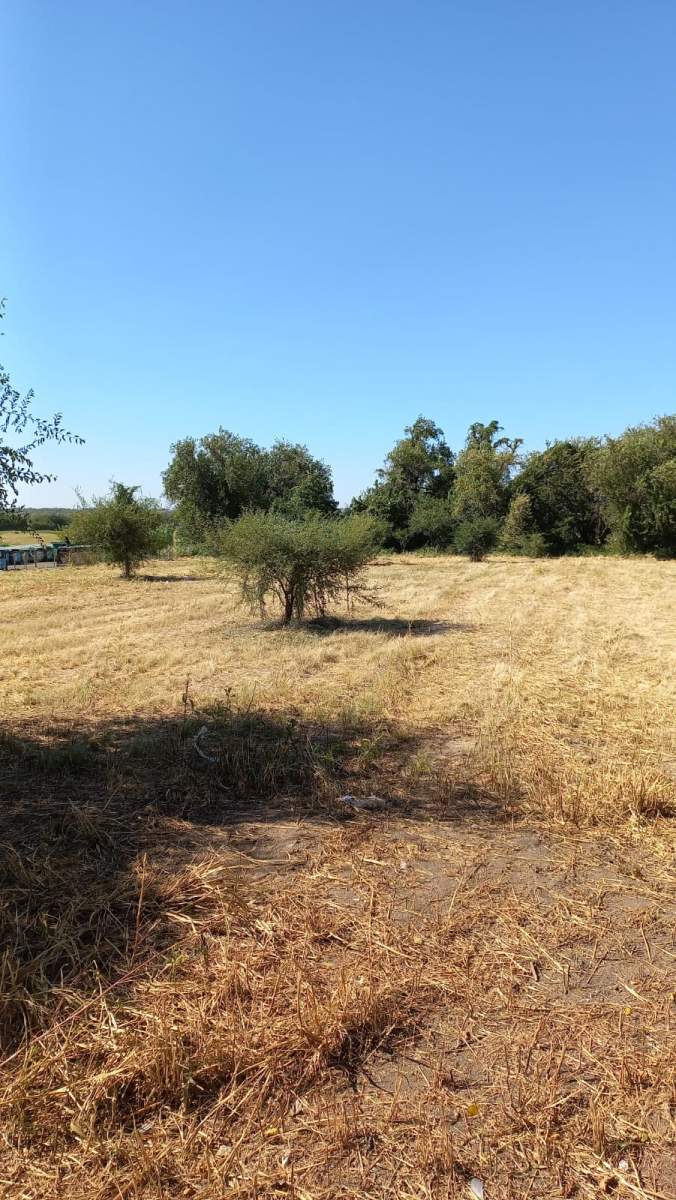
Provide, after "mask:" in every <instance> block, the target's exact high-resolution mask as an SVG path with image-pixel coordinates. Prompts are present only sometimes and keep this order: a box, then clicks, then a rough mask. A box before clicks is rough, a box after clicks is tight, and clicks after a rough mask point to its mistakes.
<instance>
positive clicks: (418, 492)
mask: <svg viewBox="0 0 676 1200" xmlns="http://www.w3.org/2000/svg"><path fill="white" fill-rule="evenodd" d="M404 433H405V434H406V436H405V437H403V438H400V440H399V441H398V442H396V443H395V445H394V446H393V448H392V450H390V452H389V454H388V455H387V458H386V459H385V464H384V466H383V467H381V468H380V469H379V470H378V471H377V479H376V482H375V483H374V485H373V486H372V487H371V488H369V489H368V490H367V491H366V492H364V493H363V494H362V495H361V496H358V497H357V498H356V499H355V500H354V501H353V502H352V505H351V509H352V511H353V512H367V513H370V514H371V515H372V516H373V517H375V518H376V519H377V520H379V521H382V522H384V525H385V527H386V544H387V545H389V546H391V547H393V548H395V549H403V548H404V547H405V546H406V545H409V544H411V542H413V544H418V545H423V544H425V538H426V535H425V532H424V529H423V525H424V521H425V518H426V517H429V516H431V509H430V508H429V507H427V508H425V507H423V508H422V509H421V511H420V519H419V520H416V522H415V525H416V530H415V533H414V534H413V531H412V530H411V521H412V518H413V513H414V511H415V510H416V507H417V506H418V505H419V504H420V503H421V502H422V501H423V500H424V499H427V498H429V499H435V500H444V501H445V500H447V499H448V496H449V493H450V491H451V489H452V487H453V479H454V470H453V463H454V456H453V452H452V451H451V450H450V448H449V447H448V445H447V444H446V441H445V439H444V433H443V430H442V429H440V428H439V426H438V425H436V424H435V423H434V421H430V420H429V419H428V418H427V417H418V419H417V420H416V421H414V422H413V424H412V425H408V426H407V427H406V429H405V430H404ZM437 511H439V510H437Z"/></svg>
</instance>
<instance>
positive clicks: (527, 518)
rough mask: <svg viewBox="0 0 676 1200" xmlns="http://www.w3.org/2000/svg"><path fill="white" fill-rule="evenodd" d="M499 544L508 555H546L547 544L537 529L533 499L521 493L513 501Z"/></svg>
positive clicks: (529, 556)
mask: <svg viewBox="0 0 676 1200" xmlns="http://www.w3.org/2000/svg"><path fill="white" fill-rule="evenodd" d="M498 544H499V546H500V549H501V550H504V551H505V553H506V554H524V555H526V556H527V557H528V558H539V557H540V556H541V555H543V554H545V553H546V549H547V546H546V542H545V539H544V537H543V535H542V534H541V533H540V531H539V530H538V529H537V528H536V525H535V518H534V516H533V506H532V503H531V498H530V496H529V495H528V493H527V492H520V493H519V494H518V495H516V496H515V497H514V499H513V500H512V502H511V504H510V506H509V508H508V510H507V516H506V517H505V520H504V522H503V525H502V529H501V530H500V536H499V539H498Z"/></svg>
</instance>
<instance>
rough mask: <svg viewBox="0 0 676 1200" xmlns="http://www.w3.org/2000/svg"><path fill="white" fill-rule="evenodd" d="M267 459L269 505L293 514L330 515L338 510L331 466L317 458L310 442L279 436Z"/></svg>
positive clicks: (266, 453)
mask: <svg viewBox="0 0 676 1200" xmlns="http://www.w3.org/2000/svg"><path fill="white" fill-rule="evenodd" d="M264 459H265V477H266V493H267V494H266V505H265V506H266V507H269V508H272V509H274V510H275V511H277V512H281V513H286V514H287V515H289V516H292V517H303V516H307V515H308V514H310V513H318V514H320V515H321V516H325V517H329V516H332V514H333V513H335V512H336V510H337V508H338V505H337V503H336V500H335V499H334V495H333V478H332V475H331V468H330V467H328V466H327V465H326V463H323V462H321V460H320V459H318V458H314V457H313V456H312V455H311V454H310V452H309V450H308V448H307V446H301V445H298V444H294V443H293V442H286V441H283V440H279V441H276V442H275V443H274V445H273V446H272V448H271V449H270V450H267V451H264Z"/></svg>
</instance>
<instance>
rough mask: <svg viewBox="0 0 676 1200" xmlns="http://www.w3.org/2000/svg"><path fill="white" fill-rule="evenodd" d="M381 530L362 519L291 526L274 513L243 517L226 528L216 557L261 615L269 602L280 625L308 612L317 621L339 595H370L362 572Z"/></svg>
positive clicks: (315, 518)
mask: <svg viewBox="0 0 676 1200" xmlns="http://www.w3.org/2000/svg"><path fill="white" fill-rule="evenodd" d="M380 536H381V531H380V530H379V528H378V525H377V523H376V522H374V521H373V520H372V519H371V518H370V517H367V516H365V515H357V516H352V517H343V518H340V519H331V518H326V517H320V516H313V517H309V518H308V519H307V520H305V521H292V520H289V518H288V517H284V516H282V515H281V514H280V513H274V512H272V513H261V512H255V513H245V514H244V516H242V517H240V519H239V520H238V521H235V522H234V524H232V525H230V526H228V527H227V528H226V529H225V530H224V531H223V533H222V535H221V539H220V547H219V548H220V552H221V553H222V555H223V556H224V558H226V559H227V560H228V561H229V562H231V563H232V564H233V565H234V566H235V568H236V570H237V571H238V573H239V576H240V580H241V584H242V598H243V600H244V601H245V603H248V604H249V605H250V606H251V607H253V608H257V609H259V610H260V611H261V613H264V612H265V608H266V604H267V603H268V602H269V600H270V599H274V600H276V601H277V602H278V603H279V604H280V605H281V608H282V624H283V625H288V623H289V621H290V620H291V619H292V617H296V618H297V619H300V618H302V617H303V616H304V615H305V613H306V612H307V611H308V610H309V611H311V612H312V613H313V615H314V616H317V617H322V616H324V615H325V613H326V609H327V606H328V604H329V602H330V601H332V600H335V599H337V597H338V596H339V595H341V594H344V595H345V598H346V600H347V602H348V603H349V602H350V601H351V600H352V599H353V598H355V597H356V598H358V599H362V600H367V599H368V598H369V597H370V596H371V595H372V591H371V590H370V589H369V588H368V587H367V586H366V584H365V581H364V574H363V573H364V568H365V567H366V565H367V563H368V562H369V560H370V559H371V558H372V556H373V554H374V553H375V551H376V549H377V548H378V545H379V539H380Z"/></svg>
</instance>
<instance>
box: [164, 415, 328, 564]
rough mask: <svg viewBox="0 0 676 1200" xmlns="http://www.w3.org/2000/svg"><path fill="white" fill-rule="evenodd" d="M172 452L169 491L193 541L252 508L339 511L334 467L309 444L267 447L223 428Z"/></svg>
mask: <svg viewBox="0 0 676 1200" xmlns="http://www.w3.org/2000/svg"><path fill="white" fill-rule="evenodd" d="M171 453H172V459H171V462H170V463H169V466H168V467H167V469H166V471H165V472H164V476H163V479H164V490H165V494H166V496H167V498H168V499H169V500H171V501H172V502H173V503H174V504H175V506H176V507H175V515H176V521H177V524H178V528H179V530H180V532H181V534H182V535H183V537H185V538H186V539H188V540H191V541H194V542H199V541H202V540H204V539H205V538H206V537H208V536H209V535H210V533H211V532H212V531H213V530H214V529H215V528H217V527H218V526H219V525H220V523H221V522H222V521H224V520H231V521H232V520H236V519H237V517H239V516H241V515H242V513H243V512H245V511H247V510H251V511H253V510H257V511H262V512H269V511H273V512H279V513H284V514H286V515H287V516H290V517H303V516H306V515H307V514H309V513H320V514H322V515H324V516H328V515H330V514H331V513H334V512H335V511H336V509H337V504H336V501H335V500H334V497H333V481H332V478H331V471H330V469H329V467H327V466H326V464H325V463H323V462H320V460H319V459H317V458H313V456H312V455H311V454H310V452H309V450H307V448H306V447H305V446H299V445H294V444H292V443H291V442H285V441H277V442H275V444H274V446H272V448H271V449H270V450H264V449H262V448H261V447H260V446H257V445H256V443H255V442H252V441H251V440H250V439H249V438H242V437H238V436H237V435H236V434H234V433H229V432H228V431H227V430H225V429H219V431H218V433H213V434H209V435H208V436H207V437H203V438H200V439H199V440H196V439H195V438H190V437H189V438H185V439H184V440H183V441H180V442H177V443H176V444H175V445H174V446H172V448H171Z"/></svg>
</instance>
